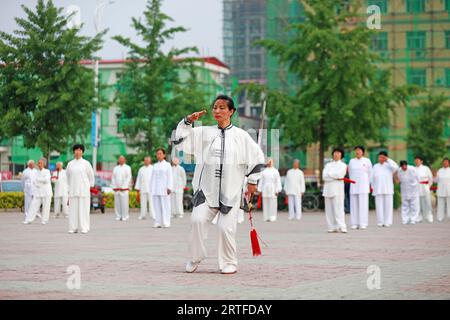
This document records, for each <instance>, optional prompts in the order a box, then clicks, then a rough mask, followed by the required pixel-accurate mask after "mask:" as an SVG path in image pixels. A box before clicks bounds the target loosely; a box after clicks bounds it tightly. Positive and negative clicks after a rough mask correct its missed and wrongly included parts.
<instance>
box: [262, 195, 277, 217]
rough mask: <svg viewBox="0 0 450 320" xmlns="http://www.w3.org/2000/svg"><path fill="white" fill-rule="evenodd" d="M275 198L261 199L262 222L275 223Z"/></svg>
mask: <svg viewBox="0 0 450 320" xmlns="http://www.w3.org/2000/svg"><path fill="white" fill-rule="evenodd" d="M277 200H278V199H277V198H269V197H262V202H263V218H264V221H276V220H277V210H278V202H277Z"/></svg>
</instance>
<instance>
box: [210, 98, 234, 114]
mask: <svg viewBox="0 0 450 320" xmlns="http://www.w3.org/2000/svg"><path fill="white" fill-rule="evenodd" d="M217 100H225V101H226V102H227V106H228V109H229V110H234V111H236V107H235V106H234V101H233V99H232V98H231V97H230V96H227V95H226V94H219V95H218V96H217V97H216V99H214V102H213V104H212V106H213V107H214V104H215V103H216V101H217Z"/></svg>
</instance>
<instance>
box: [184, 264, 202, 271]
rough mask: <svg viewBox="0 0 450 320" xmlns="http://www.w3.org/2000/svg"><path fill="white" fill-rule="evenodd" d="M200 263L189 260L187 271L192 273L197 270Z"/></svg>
mask: <svg viewBox="0 0 450 320" xmlns="http://www.w3.org/2000/svg"><path fill="white" fill-rule="evenodd" d="M199 264H200V262H192V261H189V262H188V263H187V264H186V272H187V273H192V272H194V271H195V270H197V267H198V265H199Z"/></svg>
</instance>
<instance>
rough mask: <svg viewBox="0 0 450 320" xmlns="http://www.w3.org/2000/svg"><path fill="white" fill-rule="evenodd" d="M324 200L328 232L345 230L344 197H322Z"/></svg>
mask: <svg viewBox="0 0 450 320" xmlns="http://www.w3.org/2000/svg"><path fill="white" fill-rule="evenodd" d="M324 199H325V216H326V219H327V225H328V230H333V231H334V230H338V229H341V230H347V226H346V225H345V211H344V195H342V196H334V197H324Z"/></svg>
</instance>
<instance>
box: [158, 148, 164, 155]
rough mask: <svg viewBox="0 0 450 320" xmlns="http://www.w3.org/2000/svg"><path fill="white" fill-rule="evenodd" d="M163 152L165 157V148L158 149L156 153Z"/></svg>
mask: <svg viewBox="0 0 450 320" xmlns="http://www.w3.org/2000/svg"><path fill="white" fill-rule="evenodd" d="M158 151H161V152H162V153H164V155H165V154H166V150H164V148H158V149H156V152H158Z"/></svg>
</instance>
